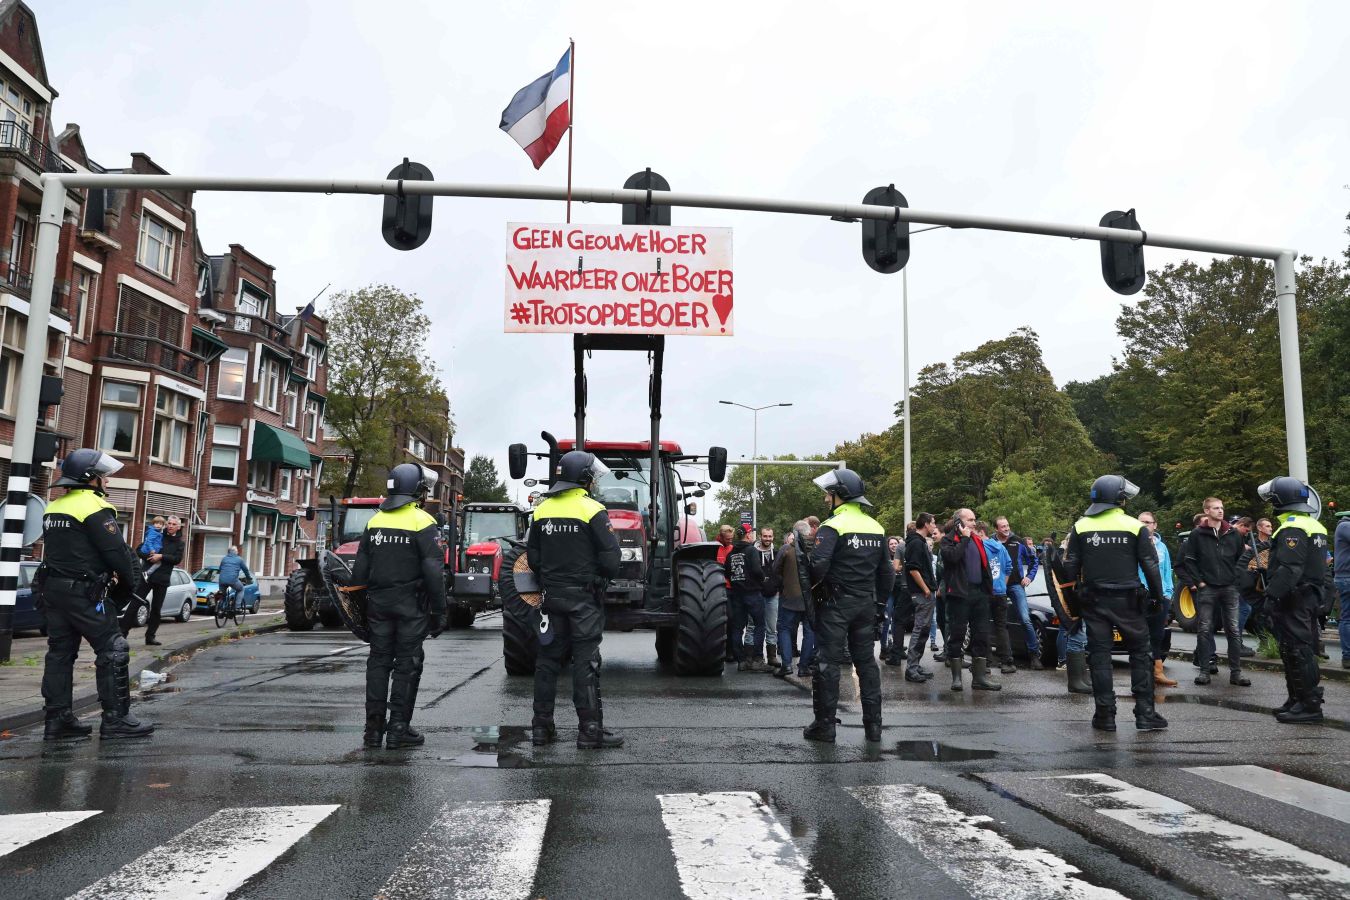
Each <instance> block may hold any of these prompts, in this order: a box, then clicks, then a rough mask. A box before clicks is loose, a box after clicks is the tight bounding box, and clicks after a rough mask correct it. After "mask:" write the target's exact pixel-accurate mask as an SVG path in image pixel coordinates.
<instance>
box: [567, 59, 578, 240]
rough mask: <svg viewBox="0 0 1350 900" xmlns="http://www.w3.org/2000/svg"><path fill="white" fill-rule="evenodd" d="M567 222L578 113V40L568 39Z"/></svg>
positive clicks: (570, 222)
mask: <svg viewBox="0 0 1350 900" xmlns="http://www.w3.org/2000/svg"><path fill="white" fill-rule="evenodd" d="M567 74H568V78H567V224H569V225H570V224H572V130H573V129H572V122H573V121H574V119H575V115H576V104H575V102H574V100H575V97H576V94H577V42H576V41H574V40H571V39H570V38H569V39H568V41H567Z"/></svg>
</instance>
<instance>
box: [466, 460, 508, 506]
mask: <svg viewBox="0 0 1350 900" xmlns="http://www.w3.org/2000/svg"><path fill="white" fill-rule="evenodd" d="M464 499H465V500H466V501H468V502H478V503H509V502H510V501H511V495H510V494H509V493H507V490H506V485H505V484H504V483H503V482H502V480H501V477H500V476H499V475H498V474H497V464H496V463H495V462H493V461H492V460H491V459H490V458H488V457H486V456H475V457H473V458H472V459H470V460H469V469H468V471H467V472H465V473H464Z"/></svg>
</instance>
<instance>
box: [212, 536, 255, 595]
mask: <svg viewBox="0 0 1350 900" xmlns="http://www.w3.org/2000/svg"><path fill="white" fill-rule="evenodd" d="M240 574H242V575H243V576H244V577H245V578H248V579H252V578H253V573H252V572H250V571H249V570H248V566H247V565H245V564H244V559H243V557H241V556H240V555H239V548H238V547H235V546H234V545H231V546H230V549H229V550H226V551H225V555H224V556H222V557H221V558H220V566H219V568H218V569H217V571H216V581H217V583H218V584H219V585H220V589H219V592H218V593H217V594H216V602H217V603H224V602H225V596H226V595H225V592H226V591H227V590H228V591H230V592H231V593H232V594H233V595H234V602H235V603H236V604H241V603H243V598H244V584H243V582H241V581H240V580H239V576H240Z"/></svg>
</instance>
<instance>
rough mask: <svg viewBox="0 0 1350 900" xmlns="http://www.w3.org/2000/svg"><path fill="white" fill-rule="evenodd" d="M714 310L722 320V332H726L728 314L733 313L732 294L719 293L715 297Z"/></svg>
mask: <svg viewBox="0 0 1350 900" xmlns="http://www.w3.org/2000/svg"><path fill="white" fill-rule="evenodd" d="M712 303H713V310H714V311H715V312H716V313H717V318H718V319H720V320H721V321H722V333H723V334H726V331H727V329H726V324H727V316H729V315H731V295H730V294H718V295H717V296H716V297H713V301H712Z"/></svg>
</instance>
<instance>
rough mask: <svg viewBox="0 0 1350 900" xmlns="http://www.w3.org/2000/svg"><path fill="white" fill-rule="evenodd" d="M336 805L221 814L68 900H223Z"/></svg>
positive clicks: (194, 826)
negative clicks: (189, 898)
mask: <svg viewBox="0 0 1350 900" xmlns="http://www.w3.org/2000/svg"><path fill="white" fill-rule="evenodd" d="M335 809H337V806H336V805H328V806H255V807H252V808H243V809H222V810H221V811H220V812H217V813H214V814H213V815H210V816H207V817H206V818H205V819H202V820H201V821H200V822H198V823H197V824H196V825H193V826H192V827H191V828H189V829H188V830H187V831H184V832H183V833H182V834H180V835H178V836H177V837H175V838H174V839H173V840H171V841H169V842H168V843H166V844H162V845H160V846H158V847H156V848H155V849H153V850H151V851H150V852H149V853H147V854H145V855H144V856H142V857H140V858H139V859H135V860H132V861H131V862H129V863H127V864H126V865H125V866H123V867H122V868H120V869H118V870H117V871H116V872H113V873H112V874H111V875H109V876H107V877H106V878H103V879H100V880H99V881H96V882H94V883H93V884H91V885H89V887H87V888H85V889H84V890H82V891H80V892H79V893H78V894H75V895H74V896H73V897H71V898H69V900H160V898H162V900H182V898H188V897H192V898H209V900H223V898H224V897H227V896H229V894H230V892H231V891H234V890H236V889H237V888H238V887H239V886H240V885H242V884H243V883H244V882H245V881H248V880H249V879H250V878H252V877H253V876H254V875H256V874H258V873H259V872H261V871H262V870H263V869H265V868H267V866H268V865H270V864H271V862H272V861H273V860H274V859H276V858H277V857H278V856H280V855H281V854H283V853H285V852H286V851H287V850H289V849H290V848H291V846H292V845H294V844H295V843H296V842H297V841H299V840H300V839H301V838H302V837H304V836H305V835H306V834H308V833H309V832H310V831H311V830H313V828H314V826H315V825H318V824H319V823H320V822H322V821H323V820H324V819H325V818H327V817H328V816H329V815H330V814H331V813H332V812H333V811H334V810H335Z"/></svg>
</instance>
